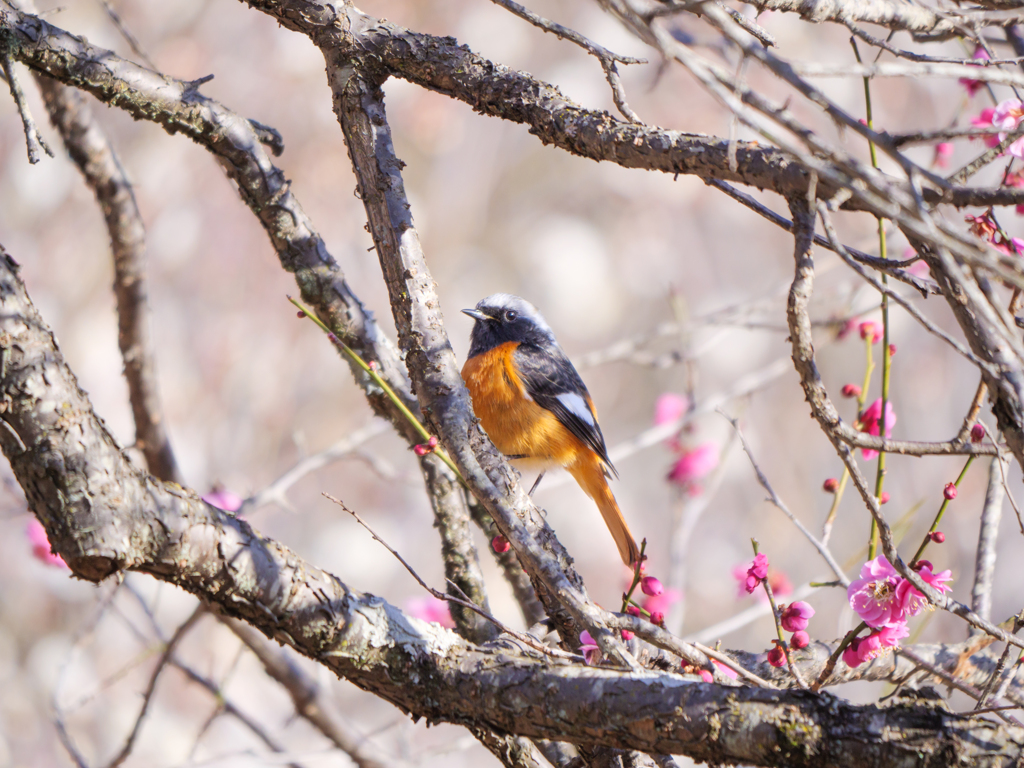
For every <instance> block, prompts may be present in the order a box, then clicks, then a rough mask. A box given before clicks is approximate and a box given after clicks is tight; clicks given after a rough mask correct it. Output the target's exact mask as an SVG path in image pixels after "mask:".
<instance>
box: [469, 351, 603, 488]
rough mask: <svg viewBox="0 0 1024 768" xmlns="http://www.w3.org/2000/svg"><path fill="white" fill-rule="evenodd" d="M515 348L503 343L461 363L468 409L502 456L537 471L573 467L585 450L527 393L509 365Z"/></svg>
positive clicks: (579, 442)
mask: <svg viewBox="0 0 1024 768" xmlns="http://www.w3.org/2000/svg"><path fill="white" fill-rule="evenodd" d="M517 346H518V344H516V343H515V342H509V343H507V344H502V345H501V346H499V347H495V348H494V349H492V350H489V351H487V352H484V353H483V354H480V355H477V356H476V357H473V358H470V359H469V360H467V361H466V365H465V366H464V367H463V369H462V379H463V380H464V381H465V382H466V387H467V388H468V389H469V394H470V396H471V397H472V398H473V411H474V412H475V413H476V415H477V418H479V419H480V425H481V426H482V427H483V428H484V431H485V432H486V433H487V436H488V437H489V438H491V442H493V443H494V446H495V448H497V449H498V450H499V451H501V452H502V453H504V454H505V455H506V456H523V457H527V458H528V459H531V460H533V461H531V462H530V463H531V464H534V465H536V467H537V468H539V469H543V468H544V467H546V466H551V465H559V466H566V465H568V464H572V463H573V462H574V461H575V460H576V457H577V455H578V453H579V451H580V450H585V449H586V448H585V446H584V445H583V444H582V442H581V441H580V440H579V439H578V438H576V437H575V436H574V435H573V434H572V433H571V432H569V430H568V429H566V428H565V427H564V426H563V425H562V424H561V422H559V421H558V419H557V418H556V417H555V415H554V414H553V413H551V411H549V410H547V409H546V408H541V407H540V406H539V405H537V403H535V402H534V401H533V400H532V399H530V397H529V396H528V395H527V394H526V390H525V389H524V387H523V385H522V382H521V381H520V379H519V377H518V376H517V375H516V372H515V367H514V365H513V363H512V353H513V352H514V351H515V348H516V347H517Z"/></svg>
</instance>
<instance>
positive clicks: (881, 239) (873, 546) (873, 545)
mask: <svg viewBox="0 0 1024 768" xmlns="http://www.w3.org/2000/svg"><path fill="white" fill-rule="evenodd" d="M850 44H851V45H852V46H853V55H854V56H856V57H857V63H858V64H861V63H863V62H862V61H861V58H860V49H859V48H858V47H857V41H856V40H855V39H853V38H850ZM864 105H865V112H866V115H867V123H868V128H870V129H871V130H874V129H875V125H874V115H873V112H872V109H871V81H870V79H868V78H866V77H865V78H864ZM868 149H869V151H870V153H871V165H872V167H873V168H876V169H877V168H878V151H877V149H876V147H875V143H874V142H873V141H868ZM878 253H879V256H880V257H881V258H883V259H888V258H889V255H888V251H887V248H886V242H885V219H883V218H881V217H878ZM882 285H883V287H886V288H887V287H888V285H889V276H888V275H887V274H886V273H884V272H883V273H882ZM882 345H883V346H882V413H881V415H880V416H879V418H878V435H879V437H881V438H882V439H883V440H884V439H885V430H886V420H887V418H888V414H887V413H886V411H887V410H888V406H889V373H890V369H891V366H892V353H891V352H890V351H889V294H888V293H884V292H883V293H882ZM864 391H865V393H866V392H867V387H865V388H864ZM865 397H866V395H865ZM884 486H885V451H879V452H878V471H877V472H876V474H875V498H876V499H878V500H879V502H881V499H882V489H883V487H884ZM877 549H878V523H877V522H876V521H875V518H874V517H872V518H871V539H870V544H869V545H868V559H869V560H871V559H874V557H875V552H876V550H877Z"/></svg>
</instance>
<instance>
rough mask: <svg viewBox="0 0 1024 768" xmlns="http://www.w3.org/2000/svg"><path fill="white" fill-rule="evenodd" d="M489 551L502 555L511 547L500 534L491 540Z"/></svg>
mask: <svg viewBox="0 0 1024 768" xmlns="http://www.w3.org/2000/svg"><path fill="white" fill-rule="evenodd" d="M491 549H493V550H494V551H495V552H497V553H498V554H499V555H503V554H505V553H506V552H508V551H509V550H510V549H512V545H511V544H509V543H508V539H506V538H505V537H504V536H502V535H501V534H500V533H499V534H498V535H497V536H495V537H494V538H493V539H491Z"/></svg>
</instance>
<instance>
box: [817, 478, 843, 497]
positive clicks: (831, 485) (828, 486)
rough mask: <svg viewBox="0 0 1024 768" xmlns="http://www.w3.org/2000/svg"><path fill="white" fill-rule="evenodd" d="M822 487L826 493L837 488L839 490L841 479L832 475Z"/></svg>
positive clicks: (832, 491) (833, 491)
mask: <svg viewBox="0 0 1024 768" xmlns="http://www.w3.org/2000/svg"><path fill="white" fill-rule="evenodd" d="M821 488H822V490H823V491H825V493H835V492H836V491H837V490H839V481H838V480H836V479H835V478H834V477H830V478H828V480H826V481H825V483H824V484H823V485H822V486H821Z"/></svg>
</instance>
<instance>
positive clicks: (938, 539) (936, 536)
mask: <svg viewBox="0 0 1024 768" xmlns="http://www.w3.org/2000/svg"><path fill="white" fill-rule="evenodd" d="M928 535H929V536H930V537H931V540H932V541H934V542H935V543H936V544H941V543H942V542H944V541H945V540H946V534H944V533H943V532H942V531H932V532H931V533H930V534H928Z"/></svg>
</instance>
